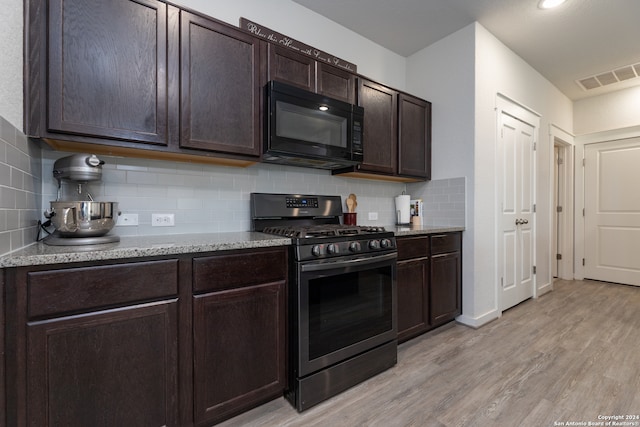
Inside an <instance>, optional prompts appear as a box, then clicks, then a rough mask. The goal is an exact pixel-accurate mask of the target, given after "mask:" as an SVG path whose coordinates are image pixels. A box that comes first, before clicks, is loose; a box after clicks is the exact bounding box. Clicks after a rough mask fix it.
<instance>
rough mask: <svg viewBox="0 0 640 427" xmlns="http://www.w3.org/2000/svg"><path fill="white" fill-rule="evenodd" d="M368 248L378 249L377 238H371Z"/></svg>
mask: <svg viewBox="0 0 640 427" xmlns="http://www.w3.org/2000/svg"><path fill="white" fill-rule="evenodd" d="M369 249H380V242H379V241H378V240H372V241H370V242H369Z"/></svg>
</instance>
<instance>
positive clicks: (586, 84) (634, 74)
mask: <svg viewBox="0 0 640 427" xmlns="http://www.w3.org/2000/svg"><path fill="white" fill-rule="evenodd" d="M637 78H640V63H638V64H633V65H627V66H624V67H621V68H617V69H615V70H611V71H606V72H604V73H600V74H597V75H594V76H589V77H584V78H582V79H578V80H576V83H578V85H580V87H581V88H582V89H583V90H592V89H597V88H600V87H604V86H609V85H613V84H616V83H621V82H626V81H628V80H631V79H637Z"/></svg>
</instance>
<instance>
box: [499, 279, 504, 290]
mask: <svg viewBox="0 0 640 427" xmlns="http://www.w3.org/2000/svg"><path fill="white" fill-rule="evenodd" d="M500 286H501V287H503V288H504V277H501V278H500Z"/></svg>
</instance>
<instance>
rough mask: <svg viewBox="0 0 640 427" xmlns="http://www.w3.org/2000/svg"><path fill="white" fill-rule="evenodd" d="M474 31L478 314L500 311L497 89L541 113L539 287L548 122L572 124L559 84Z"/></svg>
mask: <svg viewBox="0 0 640 427" xmlns="http://www.w3.org/2000/svg"><path fill="white" fill-rule="evenodd" d="M474 25H475V33H476V92H475V94H476V97H475V123H476V127H475V129H476V135H475V141H476V146H475V168H476V169H475V177H476V181H475V187H474V188H473V189H472V190H471V189H470V191H473V192H474V194H475V206H474V212H475V217H474V218H473V222H474V225H475V228H476V230H477V231H476V233H475V239H476V240H475V246H474V252H475V254H476V259H475V265H474V267H475V274H476V291H477V292H476V295H475V307H474V308H475V312H474V313H473V315H474V318H475V319H478V318H487V319H488V318H490V317H491V316H493V315H494V313H496V314H497V313H498V312H499V307H498V300H497V295H496V294H497V292H496V288H497V285H498V283H499V277H498V274H497V271H496V266H497V265H498V260H497V258H496V252H497V232H496V218H497V214H498V211H499V209H498V206H497V205H498V203H497V200H496V169H497V166H498V165H497V162H496V141H497V136H496V112H495V108H496V95H497V94H502V95H504V96H506V97H508V98H510V99H512V100H514V101H516V102H517V103H518V104H520V105H521V106H523V107H526V108H528V109H530V110H533V111H535V112H537V113H538V114H539V115H540V129H539V133H538V144H537V151H536V166H537V181H536V183H535V186H536V200H535V202H536V205H537V215H536V235H535V239H536V244H537V247H536V255H535V257H536V266H537V275H536V280H537V286H538V289H540V288H542V287H546V286H548V285H549V283H550V282H551V280H552V278H551V266H550V262H551V241H550V227H551V223H550V218H551V215H550V210H551V208H552V206H551V204H550V198H549V192H550V191H551V186H552V184H553V183H552V179H551V171H550V164H551V160H550V159H551V156H552V155H553V141H552V140H551V138H550V125H552V124H553V125H555V126H557V127H559V128H561V129H568V130H571V129H573V109H572V102H571V100H569V99H568V98H567V97H566V96H564V95H563V94H562V93H561V92H560V91H559V90H558V89H557V88H556V87H555V86H553V85H552V84H551V83H550V82H549V81H548V80H546V79H545V78H544V77H543V76H542V75H540V74H539V73H538V72H537V71H536V70H534V69H533V68H532V67H531V66H530V65H528V64H527V63H526V62H524V61H523V60H522V59H521V58H520V57H519V56H517V55H516V54H515V53H514V52H513V51H511V50H510V49H508V48H507V47H506V46H505V45H504V44H503V43H502V42H500V41H499V40H498V39H497V38H495V37H494V36H493V35H492V34H491V33H489V31H487V30H486V29H485V28H484V27H482V26H481V25H479V24H477V23H476V24H474Z"/></svg>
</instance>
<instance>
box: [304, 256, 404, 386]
mask: <svg viewBox="0 0 640 427" xmlns="http://www.w3.org/2000/svg"><path fill="white" fill-rule="evenodd" d="M396 259H397V254H396V253H395V252H393V253H387V254H384V255H374V256H369V257H350V258H347V259H344V260H342V259H341V260H331V261H324V262H321V261H314V262H305V263H300V264H299V266H298V282H297V283H298V289H297V290H298V298H297V306H298V307H297V313H298V316H299V317H298V324H297V348H296V350H297V352H298V357H297V359H298V367H297V368H298V373H297V374H298V377H303V376H306V375H308V374H311V373H313V372H315V371H318V370H320V369H322V368H325V367H328V366H331V365H333V364H335V363H338V362H341V361H344V360H347V359H348V358H350V357H352V356H355V355H357V354H360V353H363V352H365V351H367V350H370V349H372V348H374V347H377V346H379V345H381V344H384V343H387V342H390V341H392V340H395V339H397V324H396V323H397V320H396V318H397V316H396Z"/></svg>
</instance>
